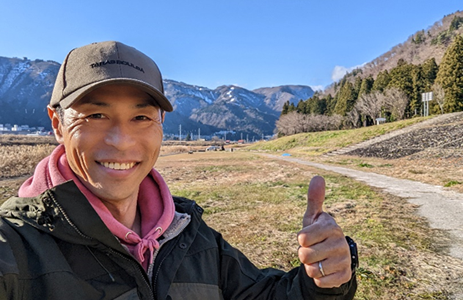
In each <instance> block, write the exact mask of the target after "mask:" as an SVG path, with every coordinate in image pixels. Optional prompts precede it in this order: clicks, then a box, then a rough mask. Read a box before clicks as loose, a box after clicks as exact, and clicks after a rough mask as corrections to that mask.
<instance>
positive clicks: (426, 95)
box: [421, 92, 432, 117]
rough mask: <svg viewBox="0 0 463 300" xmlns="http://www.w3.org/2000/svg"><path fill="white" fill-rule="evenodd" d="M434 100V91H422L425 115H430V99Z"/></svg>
mask: <svg viewBox="0 0 463 300" xmlns="http://www.w3.org/2000/svg"><path fill="white" fill-rule="evenodd" d="M431 100H432V92H429V93H422V94H421V101H423V110H424V111H423V115H424V116H425V117H427V116H429V101H431Z"/></svg>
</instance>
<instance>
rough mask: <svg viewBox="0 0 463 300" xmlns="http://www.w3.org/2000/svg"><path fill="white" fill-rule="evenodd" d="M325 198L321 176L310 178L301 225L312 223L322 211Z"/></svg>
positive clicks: (323, 180) (323, 181)
mask: <svg viewBox="0 0 463 300" xmlns="http://www.w3.org/2000/svg"><path fill="white" fill-rule="evenodd" d="M324 200H325V179H323V177H321V176H315V177H313V178H312V180H311V181H310V184H309V191H308V192H307V210H306V211H305V214H304V218H303V220H302V226H303V227H306V226H309V225H312V224H313V223H314V222H315V221H316V220H317V218H318V217H319V216H320V214H321V213H322V212H323V201H324Z"/></svg>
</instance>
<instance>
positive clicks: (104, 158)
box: [49, 85, 162, 204]
mask: <svg viewBox="0 0 463 300" xmlns="http://www.w3.org/2000/svg"><path fill="white" fill-rule="evenodd" d="M49 114H50V117H51V119H52V124H53V128H54V130H55V135H56V138H57V140H58V142H60V143H61V144H63V145H64V147H65V149H66V156H67V159H68V162H69V165H70V167H71V169H72V170H73V171H74V173H75V174H76V175H77V176H78V177H79V179H80V180H81V181H82V183H83V184H84V185H85V186H86V187H87V188H88V189H89V190H90V191H92V192H93V194H95V195H96V196H97V197H99V198H100V199H101V200H103V201H105V202H112V203H114V204H115V203H116V202H120V201H125V200H131V201H136V199H137V198H138V189H139V186H140V183H141V182H142V180H143V179H144V178H145V177H146V175H147V174H148V173H149V172H150V170H151V169H152V168H153V167H154V164H155V162H156V160H157V158H158V156H159V151H160V148H161V141H162V122H161V111H160V109H159V107H155V106H154V105H153V100H152V98H151V96H149V95H148V94H147V93H145V92H143V91H141V90H139V89H138V88H136V87H133V86H129V85H107V86H103V87H100V88H98V89H96V90H94V91H92V92H90V93H89V94H87V95H86V96H85V97H84V98H82V99H81V100H80V101H78V102H77V103H75V104H73V105H72V106H71V107H70V108H68V109H65V110H64V116H63V118H62V120H60V118H59V117H58V116H57V113H56V112H54V111H50V112H49Z"/></svg>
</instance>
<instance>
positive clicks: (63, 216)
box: [0, 181, 129, 255]
mask: <svg viewBox="0 0 463 300" xmlns="http://www.w3.org/2000/svg"><path fill="white" fill-rule="evenodd" d="M57 199H60V200H59V201H58V200H57ZM0 217H3V218H5V219H6V220H8V221H9V222H11V223H13V224H15V225H16V227H21V225H23V224H29V225H30V226H33V227H35V228H37V229H38V230H40V231H43V232H46V233H48V234H49V235H51V236H53V237H55V238H58V239H61V240H64V241H66V242H70V243H76V244H82V245H85V246H94V247H98V245H101V244H100V243H103V244H104V245H106V246H108V247H111V248H113V249H117V250H119V251H120V252H122V253H124V254H125V255H129V254H128V252H127V251H125V250H124V248H123V247H122V246H121V244H120V243H119V241H118V240H117V238H116V237H115V236H114V235H113V234H112V233H111V232H110V231H109V229H108V228H107V227H106V226H105V224H104V223H103V221H102V220H101V219H100V217H99V216H98V214H97V213H96V212H95V210H94V209H93V207H92V206H91V205H90V203H89V202H88V200H87V199H86V198H85V196H84V195H83V194H82V193H81V192H80V190H79V188H78V187H77V186H76V184H75V183H74V182H73V181H68V182H65V183H63V184H60V185H57V186H56V187H53V188H51V189H49V190H47V191H45V192H43V193H42V194H40V195H39V196H37V197H32V198H24V197H23V198H19V197H12V198H10V199H8V200H7V201H6V202H5V203H3V205H2V206H0Z"/></svg>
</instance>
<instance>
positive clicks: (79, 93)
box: [59, 78, 174, 112]
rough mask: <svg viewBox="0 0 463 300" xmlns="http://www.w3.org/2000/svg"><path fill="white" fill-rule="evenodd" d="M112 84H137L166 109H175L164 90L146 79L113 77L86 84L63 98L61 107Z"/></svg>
mask: <svg viewBox="0 0 463 300" xmlns="http://www.w3.org/2000/svg"><path fill="white" fill-rule="evenodd" d="M111 84H128V85H133V86H136V87H138V88H140V89H141V90H143V91H145V92H146V93H148V94H149V95H151V96H152V97H153V99H154V101H155V102H156V103H157V104H158V105H159V107H160V108H161V109H163V110H164V111H167V112H171V111H173V110H174V109H173V107H172V104H171V103H170V101H169V100H168V99H167V98H166V96H164V94H163V93H162V92H160V91H159V90H158V89H156V88H155V87H153V86H152V85H149V84H147V83H146V82H144V81H141V80H136V79H132V78H111V79H107V80H102V81H98V82H95V83H92V84H89V85H86V86H84V87H81V88H80V89H78V90H76V91H74V92H72V93H71V94H69V95H68V96H67V97H66V98H64V99H62V100H61V101H60V102H59V103H60V105H61V107H63V108H68V107H70V106H71V105H72V104H74V103H76V102H77V101H78V100H80V99H81V98H82V97H84V96H85V95H87V94H88V93H90V92H91V91H94V90H96V89H97V88H99V87H102V86H105V85H111Z"/></svg>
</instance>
